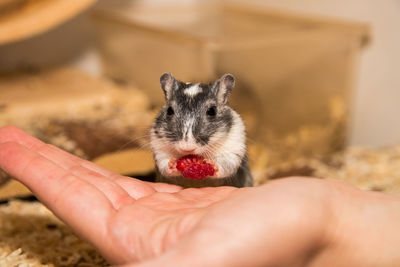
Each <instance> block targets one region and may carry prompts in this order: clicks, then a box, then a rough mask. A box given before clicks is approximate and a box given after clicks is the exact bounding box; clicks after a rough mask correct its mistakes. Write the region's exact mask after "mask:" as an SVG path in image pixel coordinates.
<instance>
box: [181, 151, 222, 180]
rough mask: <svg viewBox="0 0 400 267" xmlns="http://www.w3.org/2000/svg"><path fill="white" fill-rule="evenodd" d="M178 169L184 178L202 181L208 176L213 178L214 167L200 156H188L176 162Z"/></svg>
mask: <svg viewBox="0 0 400 267" xmlns="http://www.w3.org/2000/svg"><path fill="white" fill-rule="evenodd" d="M176 168H177V169H178V170H179V171H180V172H181V174H182V176H183V177H186V178H189V179H195V180H201V179H204V178H206V177H207V176H213V175H214V173H215V169H214V166H213V165H212V164H210V163H208V162H207V161H206V160H205V159H204V158H203V157H201V156H198V155H186V156H184V157H182V158H180V159H179V160H178V161H177V162H176Z"/></svg>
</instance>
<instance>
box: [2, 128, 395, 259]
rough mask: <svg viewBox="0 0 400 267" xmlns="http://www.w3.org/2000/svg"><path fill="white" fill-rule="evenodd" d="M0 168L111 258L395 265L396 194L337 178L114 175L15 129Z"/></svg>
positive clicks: (6, 137) (7, 133) (6, 135)
mask: <svg viewBox="0 0 400 267" xmlns="http://www.w3.org/2000/svg"><path fill="white" fill-rule="evenodd" d="M0 168H2V169H3V170H5V171H6V172H8V173H9V174H10V175H12V176H13V177H15V178H16V179H17V180H19V181H21V182H22V183H24V184H25V185H26V186H28V187H29V188H30V189H31V190H32V191H33V193H34V194H35V195H36V196H37V197H38V198H39V199H40V200H41V201H42V202H43V203H44V204H45V205H46V206H47V207H48V208H49V209H51V210H52V211H53V212H54V213H55V215H56V216H58V217H59V218H60V219H61V220H63V221H64V222H65V223H66V224H68V225H69V226H70V227H71V228H72V229H73V230H74V231H75V232H76V233H77V234H78V235H79V236H80V237H82V238H83V239H85V240H87V241H88V242H90V243H92V244H93V245H94V246H95V247H96V248H97V249H98V251H99V252H100V253H101V254H102V255H103V256H104V257H106V258H107V259H108V260H109V261H110V262H111V263H113V264H121V265H124V264H125V266H142V267H143V266H399V264H400V256H399V253H398V247H399V245H400V233H399V231H398V225H399V223H398V222H399V221H400V200H399V198H398V197H395V196H390V195H386V194H383V193H374V192H364V191H360V190H358V189H355V188H354V187H352V186H349V185H347V184H345V183H341V182H337V181H332V180H319V179H313V178H301V177H297V178H287V179H280V180H277V181H274V182H271V183H268V184H266V185H263V186H259V187H254V188H240V189H238V188H233V187H217V188H196V189H194V188H189V189H182V188H180V187H178V186H175V185H167V184H161V183H160V184H155V183H147V182H142V181H139V180H136V179H132V178H127V177H123V176H120V175H117V174H114V173H112V172H110V171H108V170H105V169H103V168H101V167H99V166H96V165H94V164H93V163H90V162H88V161H85V160H82V159H79V158H77V157H75V156H73V155H70V154H68V153H66V152H64V151H62V150H60V149H58V148H56V147H54V146H51V145H46V144H44V143H42V142H41V141H39V140H37V139H35V138H33V137H31V136H29V135H28V134H26V133H24V132H23V131H21V130H19V129H18V128H15V127H4V128H0Z"/></svg>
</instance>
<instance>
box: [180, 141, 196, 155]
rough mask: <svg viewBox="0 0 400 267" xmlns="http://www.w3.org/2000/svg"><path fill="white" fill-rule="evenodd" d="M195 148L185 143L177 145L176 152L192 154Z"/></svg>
mask: <svg viewBox="0 0 400 267" xmlns="http://www.w3.org/2000/svg"><path fill="white" fill-rule="evenodd" d="M196 148H197V146H195V145H192V144H187V143H181V144H179V145H178V147H177V150H178V152H179V153H181V154H185V155H186V154H192V153H194V151H195V150H196Z"/></svg>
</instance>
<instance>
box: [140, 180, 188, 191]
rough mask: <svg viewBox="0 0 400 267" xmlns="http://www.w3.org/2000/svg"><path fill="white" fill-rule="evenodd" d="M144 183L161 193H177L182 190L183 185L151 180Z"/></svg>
mask: <svg viewBox="0 0 400 267" xmlns="http://www.w3.org/2000/svg"><path fill="white" fill-rule="evenodd" d="M145 183H146V184H148V185H150V186H151V187H153V188H154V189H155V190H156V191H157V192H162V193H177V192H179V191H182V189H183V187H181V186H179V185H174V184H167V183H152V182H145Z"/></svg>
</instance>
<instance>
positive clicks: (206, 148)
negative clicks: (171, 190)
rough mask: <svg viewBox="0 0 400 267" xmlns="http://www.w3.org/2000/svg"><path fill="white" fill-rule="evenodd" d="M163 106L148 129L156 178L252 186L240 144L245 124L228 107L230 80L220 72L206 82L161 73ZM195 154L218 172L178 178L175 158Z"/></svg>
mask: <svg viewBox="0 0 400 267" xmlns="http://www.w3.org/2000/svg"><path fill="white" fill-rule="evenodd" d="M160 83H161V88H162V90H163V92H164V95H165V100H166V104H165V105H164V106H163V107H162V108H161V110H160V111H159V113H158V115H157V117H156V119H155V121H154V123H153V126H152V128H151V131H150V140H151V141H150V146H151V149H152V151H153V155H154V160H155V163H156V171H157V179H156V181H158V182H166V183H172V184H177V185H180V186H183V187H204V186H223V185H227V186H236V187H245V186H252V185H253V178H252V176H251V173H250V170H249V167H248V163H247V153H246V144H245V141H246V140H245V139H246V138H245V127H244V124H243V121H242V119H241V118H240V116H239V115H238V114H237V113H236V112H235V111H234V110H233V109H232V108H231V107H229V105H228V98H229V95H230V93H231V91H232V89H233V87H234V85H235V78H234V77H233V76H232V75H231V74H225V75H223V76H222V77H221V78H220V79H218V80H217V81H215V82H214V83H210V84H203V83H184V82H181V81H179V80H177V79H175V78H174V76H172V74H171V73H164V74H163V75H162V76H161V78H160ZM189 154H193V155H200V156H202V157H204V158H205V159H206V160H207V161H208V162H211V163H212V164H213V165H214V167H215V169H216V170H217V171H216V173H215V174H214V176H212V177H207V178H205V179H202V180H192V179H188V178H185V177H183V176H182V175H181V174H180V172H179V171H178V170H177V169H176V160H177V159H179V158H181V157H183V156H185V155H189Z"/></svg>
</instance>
